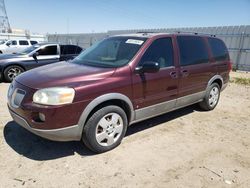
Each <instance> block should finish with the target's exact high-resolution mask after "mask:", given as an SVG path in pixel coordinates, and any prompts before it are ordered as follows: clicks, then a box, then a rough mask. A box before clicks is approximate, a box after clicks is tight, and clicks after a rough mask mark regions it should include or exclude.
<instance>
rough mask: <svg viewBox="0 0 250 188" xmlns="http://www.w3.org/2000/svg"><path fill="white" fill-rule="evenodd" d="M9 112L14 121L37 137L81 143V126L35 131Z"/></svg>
mask: <svg viewBox="0 0 250 188" xmlns="http://www.w3.org/2000/svg"><path fill="white" fill-rule="evenodd" d="M9 112H10V114H11V116H12V118H13V120H14V121H15V122H16V123H17V124H19V125H20V126H22V127H23V128H25V129H26V130H28V131H30V132H32V133H34V134H35V135H38V136H41V137H43V138H46V139H48V140H54V141H79V140H80V139H81V134H79V126H78V125H73V126H69V127H65V128H60V129H51V130H43V129H34V128H31V127H30V125H29V124H28V122H27V121H26V120H25V119H24V118H22V117H21V116H19V115H18V114H16V113H14V112H13V111H11V110H10V109H9Z"/></svg>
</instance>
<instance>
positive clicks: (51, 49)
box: [38, 45, 57, 55]
mask: <svg viewBox="0 0 250 188" xmlns="http://www.w3.org/2000/svg"><path fill="white" fill-rule="evenodd" d="M38 53H39V55H57V46H56V45H54V46H47V47H45V48H42V49H40V50H38Z"/></svg>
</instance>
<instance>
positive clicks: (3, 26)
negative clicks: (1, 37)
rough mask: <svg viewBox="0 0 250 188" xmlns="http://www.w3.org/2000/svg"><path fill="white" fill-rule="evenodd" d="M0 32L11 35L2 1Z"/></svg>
mask: <svg viewBox="0 0 250 188" xmlns="http://www.w3.org/2000/svg"><path fill="white" fill-rule="evenodd" d="M0 32H1V33H11V28H10V23H9V19H8V16H7V12H6V8H5V3H4V0H0Z"/></svg>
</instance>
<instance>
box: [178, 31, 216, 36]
mask: <svg viewBox="0 0 250 188" xmlns="http://www.w3.org/2000/svg"><path fill="white" fill-rule="evenodd" d="M175 33H178V34H181V33H183V34H194V35H207V36H210V37H216V35H212V34H209V33H198V32H188V31H175Z"/></svg>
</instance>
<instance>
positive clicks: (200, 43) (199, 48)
mask: <svg viewBox="0 0 250 188" xmlns="http://www.w3.org/2000/svg"><path fill="white" fill-rule="evenodd" d="M177 42H178V46H179V52H180V64H181V66H186V65H195V64H200V63H207V62H208V61H209V57H208V51H207V48H206V44H205V41H204V39H203V38H202V37H198V36H178V37H177Z"/></svg>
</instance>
